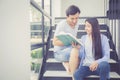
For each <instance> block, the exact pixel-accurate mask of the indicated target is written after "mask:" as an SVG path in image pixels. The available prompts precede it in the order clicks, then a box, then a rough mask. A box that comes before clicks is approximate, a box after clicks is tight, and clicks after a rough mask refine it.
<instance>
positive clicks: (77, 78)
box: [74, 62, 110, 80]
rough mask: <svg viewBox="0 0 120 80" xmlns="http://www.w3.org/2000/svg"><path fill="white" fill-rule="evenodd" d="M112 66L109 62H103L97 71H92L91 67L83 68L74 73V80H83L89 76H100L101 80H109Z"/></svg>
mask: <svg viewBox="0 0 120 80" xmlns="http://www.w3.org/2000/svg"><path fill="white" fill-rule="evenodd" d="M109 72H110V65H109V63H108V62H101V63H100V64H99V66H98V68H97V70H96V71H90V69H89V67H86V66H81V67H80V68H79V69H77V70H76V71H75V73H74V80H83V79H84V78H85V77H86V76H89V75H99V76H100V80H107V79H109Z"/></svg>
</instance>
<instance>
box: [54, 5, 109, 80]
mask: <svg viewBox="0 0 120 80" xmlns="http://www.w3.org/2000/svg"><path fill="white" fill-rule="evenodd" d="M79 15H80V9H79V8H78V7H77V6H75V5H71V6H69V7H68V9H67V10H66V20H63V21H61V22H60V23H58V24H57V26H56V31H55V33H54V38H53V45H54V57H55V59H56V60H58V61H61V62H62V63H63V66H64V67H65V69H66V71H67V72H68V73H69V74H71V75H73V80H83V79H84V78H85V77H86V76H89V75H99V76H100V80H108V79H109V72H110V65H109V63H108V60H109V58H110V51H109V50H110V47H109V42H108V39H107V37H106V36H105V35H103V34H100V26H99V23H98V20H97V19H96V18H88V19H86V20H85V31H86V33H87V34H86V35H83V36H82V37H81V41H82V43H83V44H84V45H83V46H80V45H76V44H75V43H73V42H72V43H71V46H64V44H63V43H62V41H60V40H59V39H58V38H57V37H56V35H58V34H59V33H60V32H66V33H71V34H72V35H73V36H77V31H78V27H79V24H78V19H79Z"/></svg>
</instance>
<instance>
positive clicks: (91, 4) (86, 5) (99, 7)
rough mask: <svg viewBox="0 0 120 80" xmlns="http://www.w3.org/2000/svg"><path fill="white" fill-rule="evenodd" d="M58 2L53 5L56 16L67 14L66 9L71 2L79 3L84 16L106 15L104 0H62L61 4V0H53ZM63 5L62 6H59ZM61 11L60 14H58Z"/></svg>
mask: <svg viewBox="0 0 120 80" xmlns="http://www.w3.org/2000/svg"><path fill="white" fill-rule="evenodd" d="M52 1H56V2H57V3H56V4H54V5H53V8H55V11H54V16H56V17H59V16H60V17H61V16H62V17H63V16H66V15H65V10H66V9H67V7H68V6H70V5H71V4H74V5H77V6H78V7H79V8H80V10H81V15H80V16H82V17H86V16H89V17H90V16H104V15H106V14H105V13H104V4H105V3H104V0H60V1H61V4H59V3H60V2H59V0H52ZM59 7H61V8H59ZM59 13H60V15H58V14H59Z"/></svg>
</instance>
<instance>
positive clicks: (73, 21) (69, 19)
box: [67, 13, 79, 27]
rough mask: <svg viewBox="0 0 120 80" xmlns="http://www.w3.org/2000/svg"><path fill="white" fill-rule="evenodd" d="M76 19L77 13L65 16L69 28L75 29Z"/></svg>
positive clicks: (77, 17)
mask: <svg viewBox="0 0 120 80" xmlns="http://www.w3.org/2000/svg"><path fill="white" fill-rule="evenodd" d="M78 19H79V13H76V14H75V15H69V16H67V22H68V24H69V25H70V26H71V27H75V25H76V23H77V21H78Z"/></svg>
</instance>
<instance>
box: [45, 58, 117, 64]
mask: <svg viewBox="0 0 120 80" xmlns="http://www.w3.org/2000/svg"><path fill="white" fill-rule="evenodd" d="M47 63H61V62H60V61H57V60H55V59H54V58H49V59H47ZM109 63H117V62H116V61H115V60H113V59H110V60H109Z"/></svg>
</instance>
